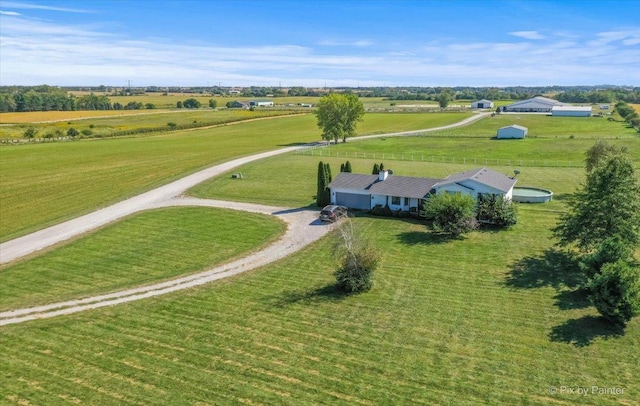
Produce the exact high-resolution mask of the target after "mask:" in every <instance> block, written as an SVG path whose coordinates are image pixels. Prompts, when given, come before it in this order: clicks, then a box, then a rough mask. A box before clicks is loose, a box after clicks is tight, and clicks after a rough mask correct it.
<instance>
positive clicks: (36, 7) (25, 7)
mask: <svg viewBox="0 0 640 406" xmlns="http://www.w3.org/2000/svg"><path fill="white" fill-rule="evenodd" d="M2 7H4V8H11V9H19V10H48V11H60V12H65V13H93V11H91V10H86V9H78V8H67V7H55V6H43V5H39V4H29V3H21V2H15V1H4V2H3V3H2Z"/></svg>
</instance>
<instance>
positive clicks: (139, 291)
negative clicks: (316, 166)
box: [0, 113, 489, 325]
mask: <svg viewBox="0 0 640 406" xmlns="http://www.w3.org/2000/svg"><path fill="white" fill-rule="evenodd" d="M488 114H489V113H480V114H476V115H474V116H472V117H469V118H467V119H465V120H462V121H460V122H458V123H455V124H451V125H446V126H441V127H436V128H431V129H426V130H418V131H406V132H399V133H389V134H376V135H370V136H362V137H356V138H352V140H364V139H371V138H377V137H391V136H409V135H416V134H421V133H425V132H429V131H438V130H443V129H448V128H453V127H458V126H462V125H466V124H469V123H471V122H474V121H476V120H479V119H481V118H483V117H486V116H487V115H488ZM312 145H313V144H306V145H300V146H295V147H286V148H280V149H277V150H274V151H269V152H263V153H259V154H255V155H251V156H248V157H243V158H238V159H234V160H232V161H229V162H225V163H223V164H220V165H216V166H212V167H210V168H207V169H204V170H202V171H199V172H196V173H194V174H191V175H188V176H185V177H184V178H182V179H179V180H177V181H174V182H171V183H169V184H167V185H164V186H161V187H159V188H156V189H153V190H150V191H148V192H145V193H142V194H140V195H138V196H135V197H132V198H130V199H127V200H124V201H122V202H120V203H116V204H114V205H111V206H109V207H106V208H103V209H100V210H97V211H95V212H92V213H89V214H86V215H84V216H81V217H77V218H75V219H73V220H69V221H66V222H64V223H60V224H57V225H55V226H52V227H48V228H45V229H43V230H40V231H37V232H34V233H31V234H28V235H25V236H23V237H19V238H16V239H14V240H10V241H7V242H5V243H2V244H0V264H1V263H7V262H11V261H13V260H16V259H18V258H21V257H23V256H26V255H29V254H31V253H34V252H36V251H39V250H41V249H44V248H46V247H49V246H52V245H54V244H57V243H60V242H63V241H66V240H68V239H71V238H73V237H76V236H78V235H81V234H83V233H86V232H88V231H91V230H94V229H96V228H98V227H100V226H103V225H105V224H108V223H111V222H113V221H115V220H118V219H120V218H122V217H125V216H128V215H130V214H133V213H136V212H139V211H143V210H147V209H151V208H157V207H167V206H177V205H189V206H193V205H197V206H201V205H202V206H211V207H227V208H232V209H237V210H247V211H252V212H259V213H268V214H273V215H277V216H280V217H281V218H282V219H283V220H284V221H286V222H287V224H288V229H287V232H286V233H285V235H284V236H283V237H282V238H281V239H280V240H278V241H277V242H275V243H274V244H272V245H270V246H269V247H267V248H265V249H264V250H263V251H260V252H258V253H255V254H252V255H250V256H248V257H245V258H243V259H240V260H237V261H233V262H231V263H229V264H225V265H222V266H220V267H216V268H214V269H211V270H209V271H205V272H202V273H198V274H194V275H190V276H187V277H183V278H178V279H174V280H171V281H168V282H161V283H157V284H153V285H149V286H145V287H140V288H136V289H129V290H126V291H121V292H116V293H112V294H109V295H101V296H95V297H91V298H86V299H81V300H74V301H69V302H62V303H54V304H51V305H47V306H40V307H35V308H29V309H17V310H13V311H6V312H1V313H0V325H5V324H13V323H20V322H23V321H27V320H32V319H37V318H45V317H54V316H57V315H60V314H69V313H75V312H78V311H83V310H87V309H92V308H97V307H102V306H109V305H113V304H118V303H124V302H129V301H133V300H139V299H143V298H146V297H152V296H157V295H161V294H165V293H169V292H173V291H176V290H180V289H186V288H189V287H192V286H197V285H201V284H204V283H207V282H210V281H213V280H216V279H220V278H223V277H227V276H230V275H234V274H237V273H240V272H244V271H247V270H250V269H254V268H256V267H259V266H262V265H265V264H267V263H269V262H273V261H275V260H277V259H280V258H283V257H285V256H287V255H289V254H291V253H293V252H295V251H297V250H299V249H301V248H302V247H304V246H306V245H308V244H310V243H311V242H313V241H315V240H317V239H319V238H320V237H322V236H323V235H324V234H326V233H327V232H328V231H329V229H330V227H326V226H320V225H318V224H317V222H316V221H315V219H316V216H317V211H314V210H304V209H283V208H274V207H268V206H261V205H252V204H246V203H235V202H221V201H216V200H207V199H194V198H185V197H180V196H181V195H182V194H183V193H184V192H185V191H186V190H188V189H189V188H191V187H193V186H195V185H197V184H199V183H201V182H203V181H205V180H207V179H209V178H212V177H214V176H218V175H220V174H222V173H225V172H228V171H230V170H232V169H234V168H237V167H238V166H241V165H244V164H246V163H249V162H252V161H256V160H259V159H263V158H268V157H272V156H275V155H279V154H285V153H287V152H291V151H295V150H297V149H301V148H307V147H309V146H312Z"/></svg>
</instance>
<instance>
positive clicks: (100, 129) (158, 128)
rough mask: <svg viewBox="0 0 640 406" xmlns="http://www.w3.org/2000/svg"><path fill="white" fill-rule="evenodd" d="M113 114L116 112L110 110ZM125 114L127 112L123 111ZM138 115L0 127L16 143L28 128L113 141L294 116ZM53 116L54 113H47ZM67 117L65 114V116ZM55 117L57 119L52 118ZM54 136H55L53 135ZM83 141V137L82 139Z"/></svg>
mask: <svg viewBox="0 0 640 406" xmlns="http://www.w3.org/2000/svg"><path fill="white" fill-rule="evenodd" d="M107 111H109V112H112V111H113V110H107ZM121 111H124V110H121ZM129 111H137V113H126V114H109V115H105V116H106V117H105V116H103V117H101V116H99V115H100V114H101V112H96V111H94V112H93V113H94V114H93V115H92V116H91V115H83V116H84V117H92V118H80V119H74V120H71V119H69V120H70V121H68V120H62V121H60V120H58V121H56V122H53V123H37V124H24V123H23V124H17V125H5V126H1V127H0V138H5V139H10V138H13V139H16V138H22V137H23V134H24V132H25V130H26V129H27V128H31V127H33V128H35V129H36V130H37V131H38V137H44V136H45V135H46V134H52V135H54V134H55V133H56V131H57V132H58V133H59V134H60V135H66V134H67V130H69V129H70V128H74V129H76V130H77V131H78V132H80V133H82V132H83V131H90V133H91V134H90V135H87V137H94V138H100V137H111V136H115V135H118V134H122V133H127V132H128V133H135V132H136V131H142V130H147V131H148V130H154V132H156V133H161V132H166V131H169V130H171V126H170V125H169V123H172V125H173V127H176V126H177V127H178V129H179V127H184V126H197V127H204V126H210V125H218V124H226V123H233V122H238V121H244V120H250V119H256V118H268V117H275V116H282V115H287V114H292V113H293V112H286V111H281V110H256V111H249V110H236V109H233V110H228V109H222V110H216V111H214V110H211V109H199V110H186V109H180V110H129ZM46 113H47V114H51V113H52V112H46ZM71 113H86V112H71ZM5 114H29V115H31V114H33V115H35V116H36V117H37V115H38V114H41V112H37V113H5ZM63 116H64V114H63ZM52 117H55V115H52ZM54 136H55V135H54ZM80 137H84V135H80Z"/></svg>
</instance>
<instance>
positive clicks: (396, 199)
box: [391, 196, 400, 206]
mask: <svg viewBox="0 0 640 406" xmlns="http://www.w3.org/2000/svg"><path fill="white" fill-rule="evenodd" d="M391 204H395V205H396V206H399V205H400V196H391Z"/></svg>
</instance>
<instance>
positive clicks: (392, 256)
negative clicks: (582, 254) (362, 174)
mask: <svg viewBox="0 0 640 406" xmlns="http://www.w3.org/2000/svg"><path fill="white" fill-rule="evenodd" d="M533 207H535V206H526V209H523V210H521V215H520V222H519V223H518V225H516V226H515V227H514V228H513V229H512V230H508V231H501V232H472V233H470V234H469V235H468V236H467V237H466V238H464V239H459V240H447V239H443V238H440V237H438V236H434V235H431V234H429V233H428V232H427V231H428V230H427V229H426V227H425V226H424V225H423V224H421V223H416V222H413V221H408V220H398V219H385V218H356V219H355V220H354V221H355V225H356V227H357V228H359V229H360V230H362V231H363V232H364V233H365V234H366V235H368V236H370V237H371V238H372V240H373V243H374V244H375V246H376V247H378V248H379V249H380V250H381V252H382V262H381V265H380V267H379V269H378V270H377V271H376V274H375V277H374V278H375V279H374V280H375V285H374V287H373V289H372V290H371V291H370V292H367V293H364V294H361V295H352V296H343V295H340V294H339V293H337V292H336V291H335V290H334V289H333V288H332V284H333V283H334V282H335V279H334V278H333V275H332V272H333V270H334V269H335V264H334V263H333V259H332V256H331V253H330V251H331V246H332V244H333V242H332V238H331V237H327V238H324V239H323V240H321V241H320V242H318V243H315V244H314V245H312V246H310V247H308V248H307V249H305V250H304V251H303V252H300V253H299V254H296V255H294V256H292V257H289V258H287V259H285V260H282V261H279V262H278V263H275V264H273V265H270V266H267V267H265V268H263V269H260V270H257V271H253V272H250V273H248V274H242V275H238V276H236V277H233V278H231V279H227V280H222V281H219V282H215V283H212V284H210V285H206V286H202V287H200V288H196V289H192V290H189V291H183V292H180V293H177V294H171V295H167V296H163V297H158V298H154V299H149V300H145V301H140V302H135V303H130V304H126V305H120V306H115V307H111V308H103V309H100V310H95V311H88V312H83V313H79V314H76V315H71V316H63V317H59V318H54V319H48V320H41V321H35V322H28V323H24V324H19V325H13V326H5V327H2V328H1V330H2V342H3V357H1V358H0V370H2V371H3V372H2V374H3V385H2V386H1V387H0V399H3V400H5V401H7V402H12V403H19V402H20V400H21V399H24V398H26V397H27V396H28V399H29V401H30V402H31V403H41V402H42V403H47V404H51V403H58V400H59V401H60V402H59V403H62V402H64V401H65V400H64V399H72V400H75V401H77V402H84V403H99V404H105V403H121V404H123V403H129V404H132V403H145V404H149V403H163V404H173V403H184V404H196V403H203V404H205V403H208V404H235V403H254V404H258V403H261V404H281V403H292V402H293V403H296V404H345V405H346V404H349V405H352V404H531V405H534V404H552V403H553V404H560V405H569V404H575V405H578V404H580V405H605V406H606V405H618V404H633V402H634V401H635V399H637V395H638V393H640V384H639V383H638V381H637V379H636V378H637V376H639V375H640V341H639V340H638V337H640V323H639V320H634V321H633V322H632V323H630V324H629V325H628V327H627V329H626V332H625V334H624V335H619V334H620V333H619V332H618V331H617V330H615V329H612V328H610V327H609V326H608V325H606V324H604V323H602V322H601V321H600V319H599V318H598V315H597V312H596V311H595V309H594V308H593V307H592V306H590V305H589V303H588V302H587V300H586V299H585V297H584V296H582V295H581V294H579V293H574V292H573V289H572V288H571V286H572V278H571V275H570V274H567V273H563V271H562V270H560V269H557V268H555V267H554V266H553V265H552V263H550V262H549V260H550V259H553V260H557V259H562V258H564V253H563V252H558V251H555V250H554V249H553V241H552V240H551V239H550V236H551V233H550V231H549V228H550V227H552V226H553V224H555V221H556V216H557V213H555V212H554V211H550V210H539V209H533ZM544 207H548V206H546V205H545V206H544ZM563 386H564V387H578V386H584V387H589V388H591V386H598V387H602V388H605V387H607V388H608V387H616V388H621V389H622V390H623V392H622V393H621V394H617V395H598V394H596V395H589V396H582V395H580V396H578V395H571V394H568V393H560V392H558V393H554V392H553V389H554V388H558V390H559V388H561V387H563Z"/></svg>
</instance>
